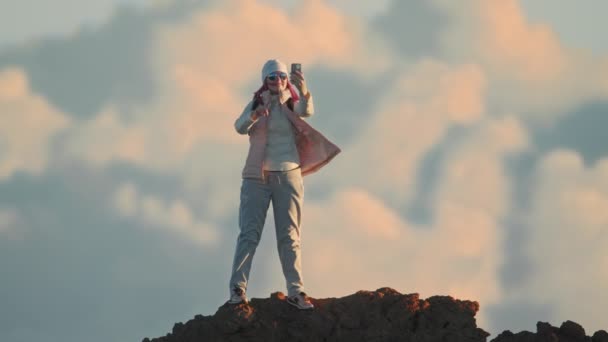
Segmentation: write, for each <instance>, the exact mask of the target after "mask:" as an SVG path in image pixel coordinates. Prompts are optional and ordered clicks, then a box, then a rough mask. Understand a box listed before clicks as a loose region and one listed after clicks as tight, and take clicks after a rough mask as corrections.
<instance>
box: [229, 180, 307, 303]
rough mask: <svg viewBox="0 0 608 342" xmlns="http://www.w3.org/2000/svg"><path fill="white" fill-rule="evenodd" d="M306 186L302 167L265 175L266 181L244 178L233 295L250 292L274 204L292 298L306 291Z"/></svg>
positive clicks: (233, 265) (278, 235) (288, 290)
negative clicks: (302, 228) (303, 237)
mask: <svg viewBox="0 0 608 342" xmlns="http://www.w3.org/2000/svg"><path fill="white" fill-rule="evenodd" d="M303 200H304V185H303V183H302V174H301V170H300V168H297V169H295V170H290V171H284V172H282V171H268V172H264V181H262V180H257V179H247V178H246V179H243V183H242V185H241V204H240V207H239V227H240V230H241V232H240V234H239V237H238V239H237V243H236V252H235V253H234V262H233V264H232V276H231V277H230V284H229V286H230V289H229V290H230V293H232V289H233V288H234V286H235V285H236V286H238V287H240V288H241V289H243V290H246V289H247V280H248V278H249V271H250V270H251V263H252V261H253V255H254V254H255V250H256V247H257V246H258V243H259V242H260V238H261V237H262V230H263V228H264V222H265V221H266V212H267V211H268V208H269V206H270V202H271V201H272V209H273V212H274V221H275V230H276V234H277V247H278V249H279V258H280V260H281V266H282V268H283V274H284V275H285V280H286V282H287V294H288V296H294V295H296V294H298V293H300V292H302V291H304V285H303V280H302V258H301V254H300V223H301V218H302V202H303Z"/></svg>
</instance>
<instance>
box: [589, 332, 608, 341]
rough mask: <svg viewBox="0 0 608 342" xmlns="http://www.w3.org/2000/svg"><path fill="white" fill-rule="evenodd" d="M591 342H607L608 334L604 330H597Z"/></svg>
mask: <svg viewBox="0 0 608 342" xmlns="http://www.w3.org/2000/svg"><path fill="white" fill-rule="evenodd" d="M591 342H608V332H606V330H598V331H596V332H595V334H593V337H591Z"/></svg>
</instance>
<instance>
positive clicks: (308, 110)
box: [294, 91, 315, 118]
mask: <svg viewBox="0 0 608 342" xmlns="http://www.w3.org/2000/svg"><path fill="white" fill-rule="evenodd" d="M298 92H299V91H298ZM299 95H300V101H298V102H296V104H295V106H294V112H296V114H298V115H299V116H301V117H304V118H307V117H310V116H312V115H313V114H314V113H315V106H314V103H313V101H312V94H311V93H310V92H308V93H307V94H306V96H304V95H301V94H299Z"/></svg>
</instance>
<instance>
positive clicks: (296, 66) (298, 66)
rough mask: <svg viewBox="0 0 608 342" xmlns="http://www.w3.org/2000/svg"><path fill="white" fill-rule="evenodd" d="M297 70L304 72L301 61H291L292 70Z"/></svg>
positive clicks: (293, 71)
mask: <svg viewBox="0 0 608 342" xmlns="http://www.w3.org/2000/svg"><path fill="white" fill-rule="evenodd" d="M296 71H299V72H302V64H300V63H291V72H292V73H295V72H296Z"/></svg>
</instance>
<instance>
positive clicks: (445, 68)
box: [332, 60, 485, 206]
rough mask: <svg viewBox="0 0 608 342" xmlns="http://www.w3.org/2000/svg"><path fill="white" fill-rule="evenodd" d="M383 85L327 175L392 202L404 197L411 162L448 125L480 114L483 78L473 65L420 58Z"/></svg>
mask: <svg viewBox="0 0 608 342" xmlns="http://www.w3.org/2000/svg"><path fill="white" fill-rule="evenodd" d="M387 88H388V90H387V91H386V92H385V94H384V96H383V97H382V99H381V100H380V101H379V102H378V105H377V108H375V109H374V111H373V116H371V117H370V118H369V120H368V122H367V125H366V126H365V127H364V128H363V129H362V132H361V134H360V135H359V136H358V137H357V139H356V140H355V141H354V142H353V144H352V145H349V146H345V147H344V148H343V150H344V153H343V155H341V156H339V158H336V162H335V165H332V169H334V170H335V171H332V177H335V178H332V179H333V180H334V181H335V182H336V184H338V185H343V184H344V183H349V184H356V185H358V186H362V187H364V188H366V189H369V190H372V191H373V192H374V193H375V194H378V195H380V196H381V197H383V198H385V199H388V201H389V203H391V204H392V205H394V206H398V205H402V204H405V203H407V201H408V200H410V197H411V196H412V193H413V190H414V188H413V186H414V184H413V182H414V181H415V177H414V176H415V173H416V169H417V167H418V166H419V164H420V163H421V160H422V158H423V157H424V156H425V154H426V153H428V152H429V150H430V149H431V148H433V146H434V145H436V144H438V143H439V142H440V141H441V140H442V138H443V137H444V136H445V134H446V133H447V130H448V128H449V127H451V126H468V125H471V124H473V123H475V122H476V121H479V120H480V119H481V118H482V117H483V115H484V113H485V108H484V100H483V94H484V89H485V77H484V75H483V72H482V71H481V70H480V69H479V68H477V67H476V66H475V65H461V66H454V67H451V66H449V65H445V64H443V63H441V62H438V61H433V60H423V61H421V62H420V63H418V64H416V65H413V66H412V67H410V68H404V70H402V71H401V73H400V75H399V77H398V78H397V79H396V81H395V83H394V84H392V85H390V86H388V87H387Z"/></svg>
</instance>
